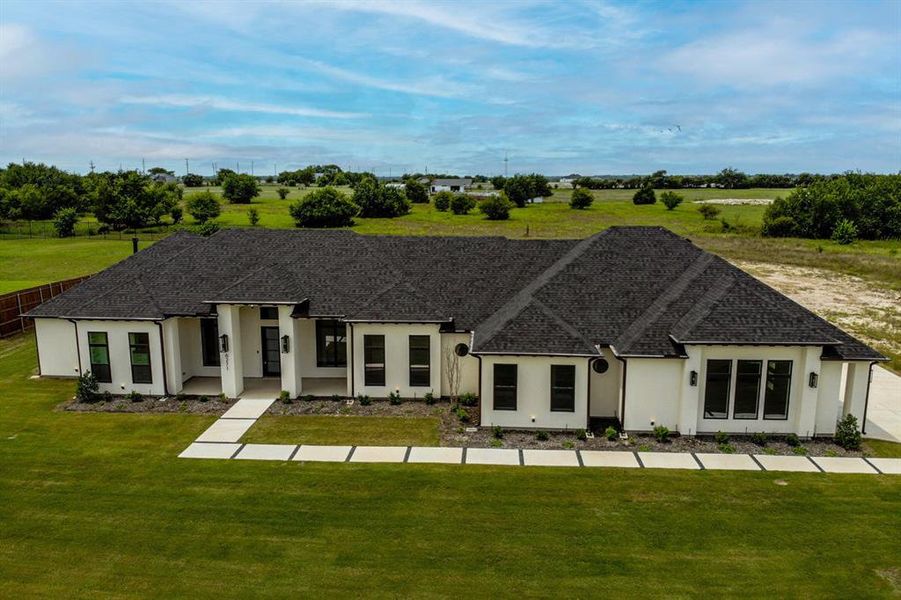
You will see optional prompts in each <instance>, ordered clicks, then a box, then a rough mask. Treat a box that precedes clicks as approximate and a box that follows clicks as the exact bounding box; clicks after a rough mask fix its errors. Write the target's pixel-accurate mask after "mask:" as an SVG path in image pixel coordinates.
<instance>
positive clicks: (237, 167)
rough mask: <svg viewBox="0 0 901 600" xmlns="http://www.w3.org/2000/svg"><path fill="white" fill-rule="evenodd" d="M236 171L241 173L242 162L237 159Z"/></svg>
mask: <svg viewBox="0 0 901 600" xmlns="http://www.w3.org/2000/svg"><path fill="white" fill-rule="evenodd" d="M235 171H237V172H238V173H241V163H239V162H238V161H235Z"/></svg>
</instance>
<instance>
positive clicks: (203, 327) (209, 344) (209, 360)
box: [200, 319, 219, 367]
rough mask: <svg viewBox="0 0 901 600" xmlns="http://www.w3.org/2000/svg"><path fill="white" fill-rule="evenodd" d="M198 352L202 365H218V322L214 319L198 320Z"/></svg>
mask: <svg viewBox="0 0 901 600" xmlns="http://www.w3.org/2000/svg"><path fill="white" fill-rule="evenodd" d="M200 354H201V356H202V358H203V366H204V367H218V366H219V322H218V321H217V320H216V319H201V320H200Z"/></svg>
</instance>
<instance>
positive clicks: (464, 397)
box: [458, 392, 479, 406]
mask: <svg viewBox="0 0 901 600" xmlns="http://www.w3.org/2000/svg"><path fill="white" fill-rule="evenodd" d="M458 400H459V402H460V404H462V405H463V406H475V405H477V404H478V403H479V397H478V396H476V395H475V394H473V393H472V392H466V393H465V394H460V398H459V399H458Z"/></svg>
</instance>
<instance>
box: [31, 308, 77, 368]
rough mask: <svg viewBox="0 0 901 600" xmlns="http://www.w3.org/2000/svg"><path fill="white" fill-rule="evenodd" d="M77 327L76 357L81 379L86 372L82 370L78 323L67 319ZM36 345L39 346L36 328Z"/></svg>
mask: <svg viewBox="0 0 901 600" xmlns="http://www.w3.org/2000/svg"><path fill="white" fill-rule="evenodd" d="M66 320H67V321H69V322H70V323H72V325H74V326H75V356H76V358H78V376H79V377H81V376H82V375H83V374H84V371H83V370H82V368H81V348H79V347H78V321H76V320H75V319H66ZM34 331H35V338H34V339H35V344H37V328H35V330H34Z"/></svg>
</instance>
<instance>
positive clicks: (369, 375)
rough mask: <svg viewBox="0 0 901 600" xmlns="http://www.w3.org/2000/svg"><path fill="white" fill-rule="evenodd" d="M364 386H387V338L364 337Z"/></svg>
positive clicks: (377, 336) (379, 336)
mask: <svg viewBox="0 0 901 600" xmlns="http://www.w3.org/2000/svg"><path fill="white" fill-rule="evenodd" d="M363 385H373V386H381V385H385V336H383V335H364V336H363Z"/></svg>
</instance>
